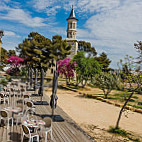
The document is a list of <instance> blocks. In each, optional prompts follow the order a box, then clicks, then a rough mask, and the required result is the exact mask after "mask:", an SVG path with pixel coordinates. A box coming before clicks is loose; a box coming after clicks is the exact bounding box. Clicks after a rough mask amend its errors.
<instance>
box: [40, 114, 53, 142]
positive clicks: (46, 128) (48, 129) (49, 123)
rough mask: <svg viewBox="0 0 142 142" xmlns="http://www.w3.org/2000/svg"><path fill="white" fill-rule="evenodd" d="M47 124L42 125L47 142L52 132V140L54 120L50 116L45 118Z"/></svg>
mask: <svg viewBox="0 0 142 142" xmlns="http://www.w3.org/2000/svg"><path fill="white" fill-rule="evenodd" d="M43 121H44V122H45V125H44V126H42V127H41V131H42V132H43V133H45V142H47V134H48V133H49V134H50V137H51V140H52V120H51V118H49V117H46V118H44V119H43Z"/></svg>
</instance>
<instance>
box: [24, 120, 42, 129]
mask: <svg viewBox="0 0 142 142" xmlns="http://www.w3.org/2000/svg"><path fill="white" fill-rule="evenodd" d="M23 124H24V125H26V126H28V127H39V126H40V125H45V122H44V121H43V120H35V119H30V120H25V121H23Z"/></svg>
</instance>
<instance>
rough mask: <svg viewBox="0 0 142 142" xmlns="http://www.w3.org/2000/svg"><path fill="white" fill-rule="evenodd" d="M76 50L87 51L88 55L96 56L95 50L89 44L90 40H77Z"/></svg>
mask: <svg viewBox="0 0 142 142" xmlns="http://www.w3.org/2000/svg"><path fill="white" fill-rule="evenodd" d="M78 51H84V52H86V53H88V54H89V55H90V56H96V55H97V51H96V50H95V48H94V47H92V46H91V43H90V42H86V41H78Z"/></svg>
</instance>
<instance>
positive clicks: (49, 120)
mask: <svg viewBox="0 0 142 142" xmlns="http://www.w3.org/2000/svg"><path fill="white" fill-rule="evenodd" d="M43 121H44V122H45V127H48V128H50V127H51V123H52V120H51V118H49V117H46V118H44V119H43Z"/></svg>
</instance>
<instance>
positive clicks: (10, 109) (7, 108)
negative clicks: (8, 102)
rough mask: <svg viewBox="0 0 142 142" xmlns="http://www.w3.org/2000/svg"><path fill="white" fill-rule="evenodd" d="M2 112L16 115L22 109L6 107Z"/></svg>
mask: <svg viewBox="0 0 142 142" xmlns="http://www.w3.org/2000/svg"><path fill="white" fill-rule="evenodd" d="M4 110H6V111H10V112H13V113H18V112H22V109H21V108H20V107H14V108H13V107H6V108H4Z"/></svg>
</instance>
